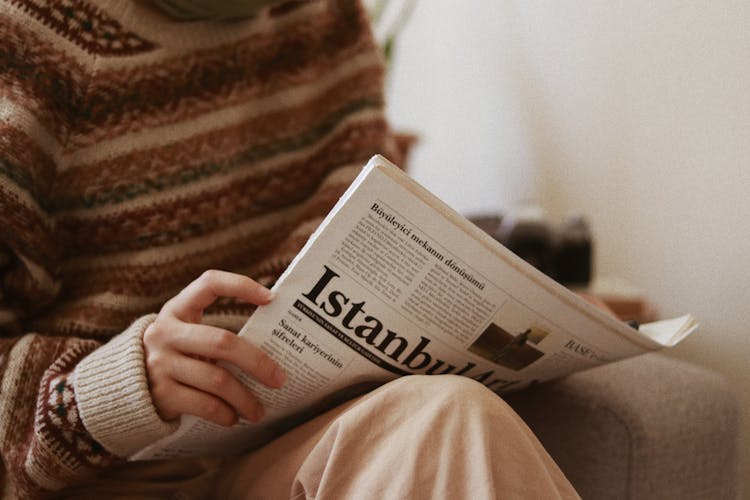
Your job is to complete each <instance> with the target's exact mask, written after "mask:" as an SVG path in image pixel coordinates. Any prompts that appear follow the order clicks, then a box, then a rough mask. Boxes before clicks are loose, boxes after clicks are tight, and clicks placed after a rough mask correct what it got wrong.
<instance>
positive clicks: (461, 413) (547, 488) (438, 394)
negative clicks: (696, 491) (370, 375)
mask: <svg viewBox="0 0 750 500" xmlns="http://www.w3.org/2000/svg"><path fill="white" fill-rule="evenodd" d="M196 473H198V474H196ZM66 496H67V497H78V496H81V497H86V498H97V497H99V496H102V497H107V498H108V499H113V498H126V497H127V498H149V497H151V498H228V499H256V498H257V499H276V498H285V499H286V498H295V499H303V498H318V499H327V498H332V499H350V498H353V499H365V498H376V499H391V498H393V499H401V498H406V499H420V498H446V499H485V498H486V499H490V498H503V499H540V498H543V499H555V498H566V499H567V498H578V495H577V494H576V492H575V491H574V489H573V487H572V486H571V485H570V483H569V482H568V481H567V480H566V478H565V477H564V476H563V474H562V472H561V471H560V469H559V468H558V467H557V465H556V464H555V463H554V462H553V461H552V459H551V458H550V456H549V455H548V454H547V452H546V451H545V450H544V449H543V448H542V446H541V444H540V443H539V441H538V440H537V439H536V437H535V436H534V435H533V434H532V432H531V431H530V430H529V429H528V427H526V425H525V424H524V423H523V422H522V421H521V419H520V418H519V417H518V416H517V415H516V414H515V413H514V412H513V410H511V409H510V408H509V407H508V405H507V404H506V403H505V402H504V401H503V400H502V399H501V398H500V397H498V396H497V395H496V394H494V393H493V392H491V391H489V390H488V389H486V388H485V387H484V386H482V385H481V384H479V383H478V382H475V381H473V380H470V379H467V378H464V377H457V376H453V375H439V376H430V377H428V376H409V377H402V378H400V379H397V380H395V381H393V382H390V383H388V384H386V385H384V386H382V387H380V388H379V389H376V390H375V391H373V392H371V393H369V394H367V395H365V396H362V397H360V398H358V399H355V400H353V401H350V402H349V403H346V404H344V405H342V406H340V407H337V408H335V409H334V410H331V411H329V412H327V413H324V414H323V415H321V416H319V417H317V418H315V419H313V420H311V421H309V422H307V423H306V424H304V425H301V426H300V427H297V428H295V429H293V430H291V431H290V432H288V433H287V434H285V435H283V436H282V437H280V438H278V439H276V440H275V441H273V442H271V443H270V444H268V445H266V446H265V447H263V448H261V449H259V450H257V451H254V452H252V453H250V454H248V455H246V456H243V457H241V458H235V459H232V460H230V461H225V462H224V463H223V464H219V463H218V462H216V461H189V462H180V463H169V464H160V465H155V464H149V463H140V464H134V465H133V466H130V467H127V468H125V469H122V470H121V471H118V472H116V473H113V474H111V475H110V476H109V477H107V478H102V479H101V480H98V481H96V482H93V483H90V484H88V485H86V486H85V487H80V488H76V489H75V490H68V492H67V495H66Z"/></svg>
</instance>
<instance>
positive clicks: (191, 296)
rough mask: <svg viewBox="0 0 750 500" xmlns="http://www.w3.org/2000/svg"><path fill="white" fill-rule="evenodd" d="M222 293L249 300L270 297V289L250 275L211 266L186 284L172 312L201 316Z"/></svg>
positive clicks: (189, 317)
mask: <svg viewBox="0 0 750 500" xmlns="http://www.w3.org/2000/svg"><path fill="white" fill-rule="evenodd" d="M219 297H232V298H236V299H240V300H244V301H245V302H248V303H250V304H255V305H263V304H267V303H269V302H270V301H271V298H272V297H273V294H272V293H271V291H270V290H269V289H268V288H266V287H264V286H263V285H261V284H260V283H258V282H257V281H255V280H254V279H252V278H249V277H248V276H243V275H241V274H236V273H230V272H227V271H218V270H213V269H212V270H209V271H206V272H204V273H203V274H202V275H201V276H200V277H199V278H198V279H196V280H195V281H193V282H192V283H190V284H189V285H188V286H186V287H185V288H184V289H183V290H182V291H181V292H180V293H178V294H177V296H176V297H175V298H174V299H172V300H171V301H170V309H171V310H172V313H173V314H174V315H175V316H176V317H178V318H180V319H182V320H186V321H191V320H192V319H193V318H195V317H200V315H201V314H202V313H203V310H204V309H205V308H207V307H208V306H210V305H211V304H213V303H214V301H216V299H217V298H219Z"/></svg>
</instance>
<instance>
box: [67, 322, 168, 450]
mask: <svg viewBox="0 0 750 500" xmlns="http://www.w3.org/2000/svg"><path fill="white" fill-rule="evenodd" d="M155 318H156V314H151V315H148V316H143V317H141V318H139V319H138V320H136V321H135V322H134V323H133V324H132V325H131V326H130V327H128V329H127V330H125V331H124V332H122V333H121V334H119V335H118V336H116V337H114V338H112V340H110V341H109V342H107V343H106V344H104V345H102V346H101V347H99V348H98V349H96V350H95V351H93V352H92V353H91V354H89V355H88V356H86V357H85V358H84V359H83V360H82V361H81V362H80V363H78V366H77V367H76V369H75V382H74V388H75V395H76V400H77V402H78V411H79V413H80V415H81V420H82V421H83V425H84V426H85V427H86V430H87V431H88V432H89V433H90V434H91V436H92V437H93V438H94V439H96V441H97V442H99V444H101V445H102V446H104V448H106V449H107V451H109V452H110V453H113V454H115V455H118V456H121V457H128V456H130V455H132V454H134V453H135V452H137V451H139V450H141V449H143V448H145V447H146V446H147V445H149V444H151V443H153V442H154V441H156V440H157V439H160V438H162V437H164V436H166V435H168V434H171V433H172V432H174V430H175V429H176V428H177V425H178V423H177V422H174V423H169V422H165V421H164V420H162V419H161V418H160V417H159V415H158V414H157V412H156V408H155V407H154V404H153V401H152V400H151V393H150V392H149V388H148V379H147V378H146V364H145V360H144V352H143V332H144V331H145V330H146V328H148V326H149V325H150V324H151V323H153V321H154V319H155Z"/></svg>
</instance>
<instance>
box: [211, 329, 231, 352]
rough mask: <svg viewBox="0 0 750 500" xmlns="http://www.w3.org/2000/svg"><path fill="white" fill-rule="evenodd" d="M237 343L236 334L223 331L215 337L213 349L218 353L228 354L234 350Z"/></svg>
mask: <svg viewBox="0 0 750 500" xmlns="http://www.w3.org/2000/svg"><path fill="white" fill-rule="evenodd" d="M235 342H237V336H236V335H235V334H233V333H231V332H228V331H223V332H219V333H217V334H216V335H214V337H213V346H212V347H213V349H214V350H215V351H217V352H227V351H231V350H232V349H233V348H234V346H235Z"/></svg>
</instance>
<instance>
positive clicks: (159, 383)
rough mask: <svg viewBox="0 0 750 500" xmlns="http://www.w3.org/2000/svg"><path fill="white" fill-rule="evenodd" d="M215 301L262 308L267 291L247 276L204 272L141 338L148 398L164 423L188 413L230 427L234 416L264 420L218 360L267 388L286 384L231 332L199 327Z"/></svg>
mask: <svg viewBox="0 0 750 500" xmlns="http://www.w3.org/2000/svg"><path fill="white" fill-rule="evenodd" d="M218 297H234V298H238V299H241V300H244V301H246V302H249V303H251V304H256V305H263V304H267V303H268V302H270V300H271V292H270V291H269V290H268V289H267V288H265V287H263V286H262V285H260V284H259V283H257V282H256V281H254V280H252V279H250V278H248V277H246V276H242V275H239V274H233V273H228V272H224V271H206V272H205V273H203V275H201V277H200V278H198V279H196V280H195V281H193V282H192V283H190V284H189V285H188V286H187V287H185V288H184V289H183V290H182V291H181V292H180V293H179V294H177V295H176V296H175V297H174V298H172V299H171V300H169V301H168V302H167V303H166V304H164V307H162V309H161V311H160V312H159V314H158V316H157V317H156V320H155V321H154V322H153V323H152V324H151V325H150V326H149V327H148V328H147V329H146V331H145V332H144V334H143V346H144V350H145V358H146V373H147V375H148V382H149V387H150V390H151V397H152V399H153V401H154V405H155V406H156V410H157V411H158V412H159V415H160V416H161V418H163V419H164V420H172V419H175V418H177V417H179V416H180V415H182V414H191V415H196V416H198V417H201V418H204V419H206V420H210V421H212V422H216V423H217V424H220V425H225V426H229V425H232V424H234V423H236V422H237V418H238V414H239V415H241V416H243V417H245V418H247V419H248V420H251V421H254V422H257V421H258V420H260V419H261V418H263V414H264V411H263V407H262V406H261V404H260V402H259V401H258V399H257V398H256V397H255V396H254V395H253V394H252V393H251V392H250V391H249V390H248V389H247V388H245V386H243V385H242V384H241V383H240V381H239V380H237V378H236V377H235V376H233V375H232V373H231V372H229V371H228V370H226V369H225V368H222V367H220V366H218V365H216V363H215V362H216V361H228V362H229V363H232V364H233V365H235V366H237V367H238V368H240V369H241V370H242V371H244V372H246V373H248V374H250V375H251V376H252V377H253V378H255V379H256V380H258V381H259V382H261V383H263V384H265V385H267V386H268V387H273V388H279V387H281V386H282V385H283V384H284V381H285V379H286V377H285V374H284V372H283V371H282V369H281V368H280V367H279V366H278V365H277V364H276V363H275V362H274V361H273V360H272V359H271V358H269V357H268V356H267V355H266V354H265V353H263V352H262V351H260V350H259V349H258V348H256V347H254V346H253V345H251V344H250V343H249V342H246V341H245V340H243V339H241V338H239V337H238V336H237V335H235V334H234V333H232V332H230V331H227V330H223V329H221V328H216V327H212V326H206V325H202V324H200V321H201V318H202V316H203V310H204V309H205V308H207V307H208V306H209V305H211V304H212V303H213V302H214V301H215V300H216V299H217V298H218Z"/></svg>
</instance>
